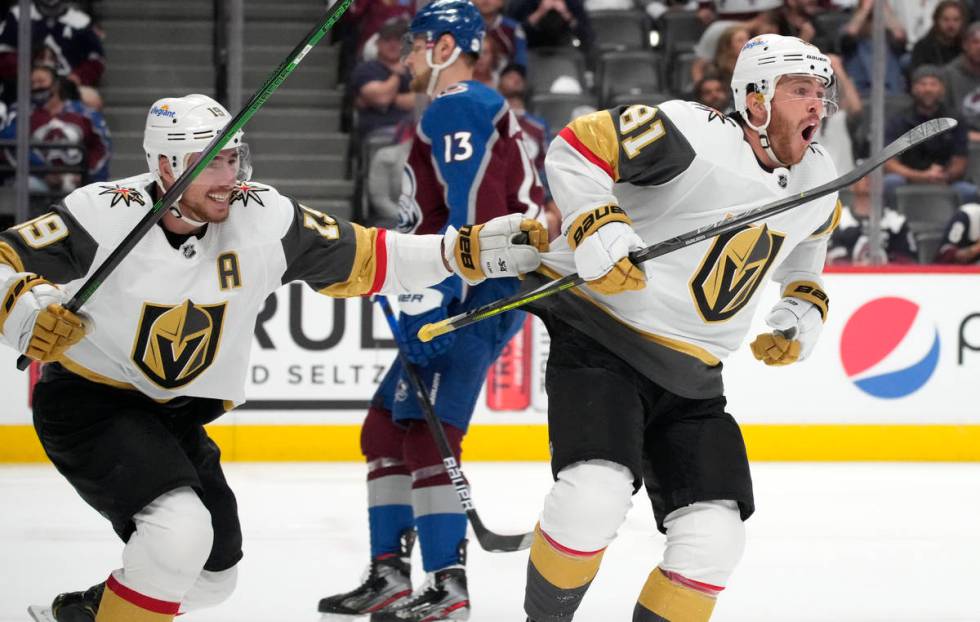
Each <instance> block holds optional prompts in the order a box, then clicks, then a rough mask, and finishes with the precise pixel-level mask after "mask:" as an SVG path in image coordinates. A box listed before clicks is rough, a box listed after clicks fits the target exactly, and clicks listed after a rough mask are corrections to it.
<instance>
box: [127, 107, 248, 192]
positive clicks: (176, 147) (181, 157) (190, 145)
mask: <svg viewBox="0 0 980 622" xmlns="http://www.w3.org/2000/svg"><path fill="white" fill-rule="evenodd" d="M229 121H231V115H230V114H228V111H227V110H225V107H224V106H222V105H221V104H219V103H218V102H216V101H214V100H213V99H211V98H210V97H208V96H207V95H199V94H196V93H195V94H193V95H186V96H184V97H165V98H163V99H160V100H157V101H156V102H155V103H154V104H153V105H152V106H151V107H150V111H149V113H147V115H146V129H145V130H144V132H143V150H144V151H145V152H146V164H147V166H148V167H149V169H150V172H151V173H153V174H154V175H155V176H156V178H157V181H158V182H159V181H160V156H161V155H162V156H165V157H166V158H167V160H169V162H170V166H171V168H173V171H174V176H176V177H179V176H180V174H181V173H183V172H184V167H186V166H187V157H188V156H190V155H192V154H196V153H201V152H202V151H204V150H205V149H206V148H207V146H208V145H209V144H210V143H211V140H212V139H214V137H215V136H217V135H218V134H219V133H221V130H223V129H224V128H225V125H227V124H228V122H229ZM243 137H244V133H243V132H242V131H241V130H239V131H237V132H235V134H234V135H233V136H232V137H231V138H230V139H229V140H228V142H227V143H225V147H224V148H225V149H238V150H239V154H238V175H237V179H238V180H239V181H248V179H249V178H250V177H251V176H252V166H251V162H250V160H249V157H248V145H246V144H245V143H244V142H243V140H242V139H243Z"/></svg>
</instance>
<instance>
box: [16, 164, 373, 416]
mask: <svg viewBox="0 0 980 622" xmlns="http://www.w3.org/2000/svg"><path fill="white" fill-rule="evenodd" d="M156 194H157V190H156V185H155V182H154V178H153V177H152V176H151V175H149V174H146V175H140V176H137V177H131V178H128V179H123V180H120V181H116V182H110V183H96V184H92V185H89V186H86V187H84V188H80V189H78V190H76V191H75V192H73V193H71V194H70V195H68V196H67V197H66V198H65V199H64V200H63V201H62V202H61V203H60V204H59V205H57V206H55V207H54V208H53V211H51V212H49V213H47V214H45V215H43V216H40V217H38V218H35V219H34V220H31V221H29V222H27V223H23V224H21V225H18V226H16V227H13V228H11V229H9V230H7V231H4V232H0V264H6V266H3V265H0V268H4V269H6V270H7V271H8V272H9V270H10V269H11V268H12V269H13V270H15V271H18V272H22V271H26V272H34V273H37V274H40V275H42V276H44V277H45V278H47V279H48V280H50V281H52V282H55V283H59V284H63V285H64V286H65V289H66V290H67V291H68V292H69V293H70V294H74V293H75V292H76V291H77V290H78V289H79V288H80V287H81V284H82V283H83V282H84V280H85V278H86V277H87V275H89V274H90V273H91V272H92V271H93V270H94V269H95V268H96V267H98V266H99V265H101V263H102V262H103V261H104V260H105V258H106V257H107V256H108V255H109V253H110V252H111V251H112V250H113V249H114V248H116V246H117V245H118V244H119V243H120V241H121V240H122V239H123V238H124V237H125V236H126V235H127V234H128V233H129V232H130V231H131V230H132V229H133V227H134V226H135V225H136V223H137V222H138V221H139V220H140V219H141V218H142V217H143V216H144V215H146V213H147V211H148V210H149V209H150V207H151V206H152V205H153V203H154V200H155V198H156ZM386 237H391V236H386V232H385V231H384V230H376V229H366V228H363V227H360V226H358V225H354V224H351V223H348V222H345V221H342V220H339V219H336V220H335V219H333V218H331V217H330V216H328V215H326V214H324V213H322V212H319V211H317V210H314V209H310V208H308V207H306V206H303V205H300V204H299V203H297V202H295V201H293V200H292V199H289V198H287V197H285V196H282V195H280V194H279V192H277V191H276V189H275V188H273V187H271V186H267V185H264V184H260V183H256V182H246V183H242V184H240V185H239V186H238V187H237V188H236V190H235V191H234V194H233V197H232V200H231V213H230V216H229V218H228V219H227V220H226V221H225V222H223V223H220V224H210V225H208V226H207V227H206V228H205V229H204V232H203V234H202V235H200V237H197V236H190V237H188V238H187V239H186V240H185V241H182V242H178V246H177V247H176V248H175V247H174V246H173V245H172V243H171V241H169V240H168V237H167V234H166V233H165V231H164V229H163V228H162V227H159V226H157V227H153V228H152V229H151V230H150V231H149V232H148V233H147V234H146V235H145V236H144V237H143V238H142V239H141V240H140V241H139V242H138V243H137V244H136V246H135V247H134V248H133V250H132V252H130V254H129V255H127V256H126V257H125V259H124V260H123V261H122V263H120V264H119V266H118V267H117V268H116V269H115V271H113V272H112V273H111V274H110V275H109V276H108V277H107V278H106V280H105V282H103V283H102V285H101V286H100V287H99V289H98V290H97V291H96V292H95V294H94V295H93V296H92V297H91V298H90V299H89V300H88V302H86V303H85V306H84V308H83V310H82V311H83V313H84V314H85V315H87V316H89V317H90V318H91V319H92V320H93V322H94V330H90V331H89V334H88V335H87V336H86V337H85V338H84V339H83V340H82V341H81V342H79V343H78V344H76V345H75V346H73V347H72V348H70V349H69V350H68V351H67V353H66V357H65V358H64V360H62V361H61V363H62V364H63V366H64V367H65V368H66V369H68V370H69V371H72V372H74V373H76V374H79V375H81V376H83V377H85V378H88V379H90V380H94V381H96V382H100V383H104V384H108V385H111V386H115V387H120V388H130V389H137V390H139V391H141V392H143V393H144V394H146V395H148V396H150V397H152V398H154V399H157V400H168V399H171V398H173V397H176V396H194V397H208V398H215V399H221V400H226V401H230V402H232V403H235V404H238V403H241V402H243V401H244V399H245V396H244V385H245V377H246V371H247V366H248V359H249V353H250V350H251V344H252V333H253V328H254V325H255V318H256V316H257V315H258V313H259V311H260V310H261V309H262V306H263V304H264V302H265V299H266V297H267V296H269V294H271V293H272V292H273V291H275V290H276V289H277V288H279V287H280V286H281V285H282V284H284V283H287V282H290V281H296V280H300V281H305V282H306V283H307V284H309V285H310V286H312V287H313V288H314V289H316V290H318V291H319V292H321V293H324V294H327V295H331V296H355V295H362V294H367V293H371V292H375V291H380V290H385V289H388V287H387V286H386V257H387V255H388V246H387V243H386ZM389 242H390V241H389Z"/></svg>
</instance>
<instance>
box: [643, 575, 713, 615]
mask: <svg viewBox="0 0 980 622" xmlns="http://www.w3.org/2000/svg"><path fill="white" fill-rule="evenodd" d="M638 602H639V604H640V605H641V606H642V607H645V608H646V609H647V610H648V611H651V612H653V613H655V614H657V615H658V616H660V618H662V619H664V620H670V621H671V622H707V621H708V620H709V619H710V618H711V612H712V611H713V610H714V608H715V602H716V599H715V598H712V597H711V596H708V595H707V594H702V593H700V592H697V591H695V590H692V589H691V588H689V587H684V586H683V585H680V584H679V583H674V582H673V581H671V580H670V579H668V578H667V576H666V575H665V574H664V573H663V572H661V571H660V568H654V569H653V572H651V573H650V576H649V577H647V582H646V583H645V584H644V585H643V590H642V591H641V592H640V598H639V599H638Z"/></svg>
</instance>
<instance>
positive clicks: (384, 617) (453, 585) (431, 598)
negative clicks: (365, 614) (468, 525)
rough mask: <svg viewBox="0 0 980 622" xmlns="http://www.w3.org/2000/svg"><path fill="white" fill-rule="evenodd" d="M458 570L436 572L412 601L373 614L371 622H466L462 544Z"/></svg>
mask: <svg viewBox="0 0 980 622" xmlns="http://www.w3.org/2000/svg"><path fill="white" fill-rule="evenodd" d="M459 547H460V555H459V563H460V565H459V566H452V567H450V568H445V569H443V570H437V571H436V572H434V573H431V574H429V575H428V577H427V578H426V580H425V583H424V584H423V585H422V587H421V588H419V590H418V591H417V592H415V593H414V594H412V597H411V598H409V599H408V600H406V601H403V602H402V603H401V604H399V605H398V606H397V607H394V608H393V609H389V610H386V611H384V612H381V613H376V614H373V615H372V616H371V622H437V621H438V620H469V619H470V595H469V592H468V591H467V589H466V569H465V568H464V567H463V565H465V563H466V540H465V539H464V540H463V541H462V542H461V543H460V545H459Z"/></svg>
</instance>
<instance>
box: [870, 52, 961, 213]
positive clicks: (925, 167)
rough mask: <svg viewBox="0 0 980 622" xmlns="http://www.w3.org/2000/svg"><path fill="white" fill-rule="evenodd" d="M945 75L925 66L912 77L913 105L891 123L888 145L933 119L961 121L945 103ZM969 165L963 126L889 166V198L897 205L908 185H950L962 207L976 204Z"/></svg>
mask: <svg viewBox="0 0 980 622" xmlns="http://www.w3.org/2000/svg"><path fill="white" fill-rule="evenodd" d="M944 95H945V86H944V84H943V72H942V70H941V69H940V68H939V67H936V66H935V65H922V66H921V67H919V68H918V69H916V70H915V73H914V74H912V104H911V105H910V106H909V107H908V108H907V109H906V110H905V111H903V113H902V114H899V115H897V116H896V117H894V118H892V119H889V120H888V124H887V126H886V128H885V142H886V143H890V142H892V141H893V140H895V139H896V138H898V137H899V136H901V135H902V134H904V133H905V132H907V131H909V130H911V129H912V128H913V127H916V126H917V125H919V124H920V123H924V122H925V121H928V120H930V119H936V118H939V117H953V118H958V115H956V114H955V113H953V112H951V111H949V110H947V108H946V106H945V104H944V103H943V98H944ZM966 164H967V132H966V127H965V126H964V125H963V123H960V124H959V125H957V126H956V127H955V128H954V129H952V130H950V131H948V132H945V133H943V134H940V135H939V136H936V137H934V138H933V139H932V140H927V141H925V142H924V143H922V144H920V145H917V146H915V147H913V148H912V149H909V150H908V151H906V152H905V153H903V154H902V155H900V156H898V157H897V158H892V159H891V160H889V161H888V162H886V163H885V173H886V174H885V198H886V200H887V201H888V202H889V204H891V205H894V204H895V203H894V196H895V189H896V188H898V187H899V186H903V185H905V184H907V183H912V184H943V185H949V186H951V187H952V188H953V189H954V190H956V193H957V194H958V195H959V200H960V203H961V204H963V203H969V202H972V201H975V200H976V195H977V187H976V186H975V185H974V184H972V183H970V182H968V181H966V180H965V179H963V176H964V175H965V173H966Z"/></svg>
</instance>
